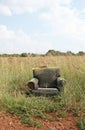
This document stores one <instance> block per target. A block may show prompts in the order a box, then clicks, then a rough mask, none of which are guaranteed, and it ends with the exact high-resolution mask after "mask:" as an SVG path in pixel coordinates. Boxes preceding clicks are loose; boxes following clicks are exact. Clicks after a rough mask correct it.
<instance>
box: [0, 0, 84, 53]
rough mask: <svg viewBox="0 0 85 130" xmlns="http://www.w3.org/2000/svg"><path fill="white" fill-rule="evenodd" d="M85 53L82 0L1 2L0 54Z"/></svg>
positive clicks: (15, 0) (17, 0)
mask: <svg viewBox="0 0 85 130" xmlns="http://www.w3.org/2000/svg"><path fill="white" fill-rule="evenodd" d="M49 49H54V50H58V51H64V52H66V51H72V52H75V53H76V52H78V51H85V0H24V1H23V0H20V1H19V0H0V53H23V52H27V53H29V52H30V53H45V52H47V51H48V50H49Z"/></svg>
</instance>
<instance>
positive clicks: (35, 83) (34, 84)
mask: <svg viewBox="0 0 85 130" xmlns="http://www.w3.org/2000/svg"><path fill="white" fill-rule="evenodd" d="M38 82H39V81H38V79H37V78H32V79H31V80H30V81H29V82H28V84H27V85H28V87H29V88H30V89H38V87H39V85H38Z"/></svg>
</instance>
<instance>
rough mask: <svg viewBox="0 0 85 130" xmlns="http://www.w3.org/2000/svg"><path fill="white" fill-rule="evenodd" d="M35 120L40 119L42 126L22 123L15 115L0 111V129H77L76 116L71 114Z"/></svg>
mask: <svg viewBox="0 0 85 130" xmlns="http://www.w3.org/2000/svg"><path fill="white" fill-rule="evenodd" d="M37 120H39V121H42V123H43V126H42V127H41V128H33V127H29V126H28V125H25V124H22V123H21V122H20V118H19V117H17V116H15V115H12V114H5V113H0V130H78V128H77V126H76V120H77V118H76V117H75V116H72V115H71V116H68V117H66V118H61V119H60V120H59V121H48V120H41V119H37Z"/></svg>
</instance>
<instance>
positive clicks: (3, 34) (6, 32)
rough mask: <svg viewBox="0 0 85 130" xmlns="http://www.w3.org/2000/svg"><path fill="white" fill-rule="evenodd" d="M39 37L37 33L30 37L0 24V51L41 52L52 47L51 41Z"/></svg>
mask: <svg viewBox="0 0 85 130" xmlns="http://www.w3.org/2000/svg"><path fill="white" fill-rule="evenodd" d="M39 38H40V36H39V35H37V37H35V38H32V37H31V36H30V35H28V34H26V33H25V32H23V31H21V30H17V31H16V32H14V31H13V30H10V29H8V28H7V27H6V26H5V25H0V53H22V52H34V53H43V52H45V51H47V50H48V49H50V48H51V47H52V44H51V43H48V42H47V41H44V40H42V38H41V39H39Z"/></svg>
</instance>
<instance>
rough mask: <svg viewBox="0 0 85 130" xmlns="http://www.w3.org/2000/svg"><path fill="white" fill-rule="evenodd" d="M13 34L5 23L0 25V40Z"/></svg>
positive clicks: (11, 36) (11, 37)
mask: <svg viewBox="0 0 85 130" xmlns="http://www.w3.org/2000/svg"><path fill="white" fill-rule="evenodd" d="M14 36H15V34H14V32H13V31H12V30H9V29H8V28H7V27H6V26H5V25H0V40H3V39H5V40H7V39H8V40H10V39H13V38H14Z"/></svg>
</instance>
